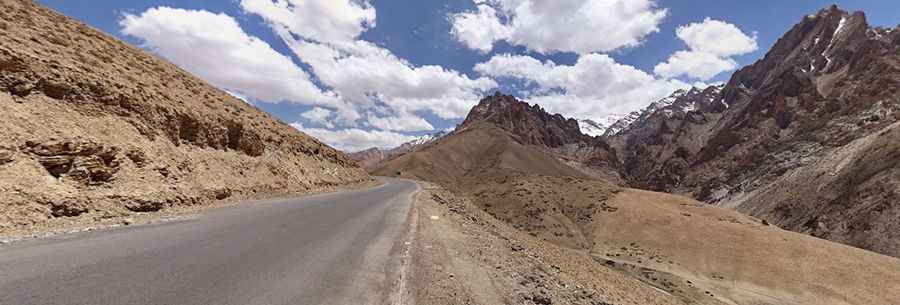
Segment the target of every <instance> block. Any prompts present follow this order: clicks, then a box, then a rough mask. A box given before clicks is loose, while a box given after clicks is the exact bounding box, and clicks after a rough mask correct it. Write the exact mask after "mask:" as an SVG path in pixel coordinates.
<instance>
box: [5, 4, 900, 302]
mask: <svg viewBox="0 0 900 305" xmlns="http://www.w3.org/2000/svg"><path fill="white" fill-rule="evenodd" d="M0 8H2V9H0V125H2V126H3V132H2V133H0V238H3V239H2V240H0V241H2V243H0V271H3V272H2V273H0V292H3V293H0V303H5V302H10V303H11V304H13V303H15V304H93V303H104V302H106V303H112V304H157V303H158V304H169V303H171V304H236V305H237V304H419V305H429V304H435V305H438V304H441V305H443V304H460V305H462V304H484V305H494V304H537V305H550V304H591V305H628V304H631V305H645V304H685V305H687V304H711V305H712V304H728V305H738V304H739V305H781V304H787V305H793V304H797V305H799V304H836V305H850V304H853V305H856V304H859V305H871V304H883V305H895V304H898V300H900V201H898V199H900V163H898V162H900V30H898V29H896V28H894V29H889V28H881V27H872V26H870V25H869V24H868V21H867V19H866V15H865V14H864V13H862V12H855V13H850V12H846V11H843V10H841V9H840V8H838V7H837V6H832V7H828V8H825V9H823V10H821V11H819V12H817V13H815V14H812V15H808V16H804V17H802V18H801V19H800V20H799V21H798V23H797V24H796V25H794V26H793V27H792V28H790V29H788V31H787V33H785V35H784V36H783V37H782V38H781V39H780V40H779V41H778V42H777V43H776V44H775V45H774V47H773V48H772V49H771V50H769V52H768V53H767V54H766V56H765V57H764V58H762V59H760V60H759V61H757V62H756V63H754V64H752V65H750V66H747V67H744V68H742V69H740V70H738V71H737V72H736V73H734V75H733V76H732V77H731V79H730V80H729V81H728V82H727V83H724V84H720V85H714V86H710V87H706V88H693V89H689V90H679V91H676V92H674V93H673V94H672V95H671V96H669V97H667V98H665V99H662V100H660V101H657V102H654V103H651V104H650V105H649V106H648V107H646V108H645V109H643V110H642V111H637V112H634V113H631V114H629V115H626V116H622V117H613V118H609V119H608V120H605V121H599V122H595V121H590V120H577V119H574V118H567V117H564V116H563V115H560V114H553V113H549V112H547V111H546V110H545V109H543V108H541V107H540V106H538V105H531V104H528V103H526V102H523V101H521V100H520V99H518V98H517V97H515V96H511V95H505V94H503V93H501V92H497V93H495V94H493V95H488V96H485V97H484V98H483V99H481V100H480V102H479V103H478V104H477V105H475V106H474V107H473V108H472V109H471V110H470V111H469V113H468V115H467V116H466V118H465V120H464V121H463V122H462V123H461V124H459V125H458V126H457V127H456V128H455V129H454V130H448V131H444V132H440V133H436V134H432V135H428V136H425V137H422V138H420V139H417V140H415V141H412V142H409V143H406V144H403V145H401V146H399V147H395V148H390V149H384V148H372V149H367V150H363V151H359V152H353V153H345V152H342V151H339V150H337V149H334V148H332V147H329V146H328V145H326V144H324V143H322V142H321V141H319V140H317V139H315V138H313V137H311V136H309V135H307V134H305V133H303V132H300V131H299V130H297V129H295V128H293V127H291V126H290V125H288V124H285V123H284V122H282V121H280V120H278V119H276V118H275V117H273V116H272V115H270V114H268V113H265V112H263V111H262V110H260V109H257V108H256V107H254V106H253V105H252V104H249V103H246V102H243V101H241V100H239V99H238V98H236V97H234V96H232V95H230V94H228V93H226V92H224V91H222V90H219V89H216V88H214V87H213V86H211V85H209V84H208V83H206V82H205V81H203V80H201V79H199V78H197V77H195V76H193V75H191V74H190V73H188V72H186V71H184V70H182V69H181V68H179V67H177V66H175V65H173V64H171V63H169V62H167V61H165V60H163V59H161V58H158V57H156V56H154V55H151V54H148V53H147V52H146V51H145V50H143V49H141V48H137V47H134V46H131V45H128V44H126V43H124V42H122V41H120V40H117V39H115V38H113V37H111V36H109V35H107V34H104V33H101V32H100V31H97V30H95V29H93V28H91V27H89V26H87V25H84V24H82V23H80V22H77V21H75V20H73V19H70V18H68V17H66V16H64V15H62V14H59V13H57V12H55V11H52V10H50V9H48V8H45V7H43V6H41V5H39V4H36V3H34V2H32V1H24V0H0ZM322 193H327V194H322ZM314 194H319V195H314ZM73 232H74V233H75V234H71V233H73ZM111 291H112V292H111Z"/></svg>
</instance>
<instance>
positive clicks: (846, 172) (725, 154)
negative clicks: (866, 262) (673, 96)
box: [607, 6, 900, 257]
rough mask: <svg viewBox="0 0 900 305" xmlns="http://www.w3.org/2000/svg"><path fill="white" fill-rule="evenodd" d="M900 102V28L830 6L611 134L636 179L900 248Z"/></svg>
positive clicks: (822, 232) (862, 242)
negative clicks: (728, 74)
mask: <svg viewBox="0 0 900 305" xmlns="http://www.w3.org/2000/svg"><path fill="white" fill-rule="evenodd" d="M898 109H900V31H898V30H897V29H896V28H894V29H889V28H881V27H872V26H869V24H868V22H867V20H866V16H865V14H864V13H862V12H856V13H848V12H845V11H842V10H840V9H838V8H837V7H834V6H832V7H830V8H826V9H824V10H822V11H820V12H818V13H817V14H813V15H809V16H804V17H803V18H802V19H801V20H800V22H799V23H798V24H796V25H795V26H794V27H793V28H792V29H790V30H789V31H788V32H787V33H786V34H785V35H784V36H783V37H782V38H781V39H780V40H778V42H777V43H776V44H775V46H774V47H773V48H772V49H771V50H770V51H769V52H768V54H766V56H765V57H764V58H763V59H761V60H759V61H758V62H756V63H754V64H753V65H750V66H747V67H745V68H743V69H741V70H739V71H738V72H736V73H735V74H734V75H733V77H732V78H731V80H730V81H729V82H728V83H727V84H726V85H725V86H724V87H723V88H710V89H707V90H702V91H701V90H695V91H692V92H690V93H688V94H683V95H680V96H678V98H677V101H676V102H675V103H674V104H672V105H670V106H667V107H664V108H662V109H655V108H654V109H648V111H647V112H645V113H644V114H643V115H641V118H640V119H639V120H637V121H635V122H634V123H632V124H631V125H630V127H628V128H626V129H625V130H623V131H619V132H618V133H616V134H615V135H611V136H610V137H608V139H607V140H608V141H609V142H610V143H612V146H613V147H615V148H616V150H617V151H618V152H620V156H619V159H620V160H622V166H621V168H622V170H621V173H622V176H623V178H624V180H626V181H628V184H630V185H631V186H633V187H638V188H643V189H649V190H654V191H662V192H670V193H678V194H685V195H689V196H691V197H693V198H696V199H698V200H701V201H705V202H709V203H715V204H718V205H721V206H725V207H729V208H733V209H737V210H738V211H742V212H745V213H747V214H749V215H752V216H755V217H759V218H762V219H765V220H767V221H768V222H770V223H772V224H774V225H777V226H779V227H782V228H786V229H789V230H793V231H796V232H802V233H807V234H811V235H813V236H817V237H821V238H826V239H829V240H833V241H837V242H841V243H845V244H848V245H852V246H856V247H861V248H864V249H869V250H872V251H876V252H880V253H883V254H887V255H892V256H895V257H900V222H898V221H897V219H898V218H900V204H898V201H897V198H898V195H900V184H898V181H900V180H898V179H897V178H898V173H900V172H898V166H897V162H898V161H897V160H900V159H898V156H900V147H898V145H897V143H898V142H897V128H898V127H897V122H898V119H900V116H898V114H900V112H898Z"/></svg>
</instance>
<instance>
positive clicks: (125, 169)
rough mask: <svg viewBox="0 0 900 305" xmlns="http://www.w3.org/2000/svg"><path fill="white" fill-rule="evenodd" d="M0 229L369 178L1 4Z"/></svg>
mask: <svg viewBox="0 0 900 305" xmlns="http://www.w3.org/2000/svg"><path fill="white" fill-rule="evenodd" d="M0 129H2V130H3V132H2V133H0V235H8V234H16V233H23V232H36V231H40V230H42V229H44V228H60V227H67V226H73V225H81V224H85V223H95V222H96V223H108V222H115V221H117V219H121V218H123V217H134V216H135V215H139V213H152V212H159V211H163V210H166V209H176V210H177V209H182V208H188V209H190V208H192V207H195V206H204V205H209V204H212V203H214V202H218V201H223V200H243V199H253V198H265V197H269V196H273V195H279V194H298V193H309V192H318V191H323V190H329V189H333V188H335V187H339V186H341V185H346V184H353V183H360V182H365V181H369V180H370V179H371V178H370V177H369V176H368V175H367V174H366V173H365V172H364V171H363V170H361V169H360V168H359V167H358V166H357V164H356V163H355V162H354V161H352V160H351V159H349V158H348V157H347V156H346V155H344V154H343V153H341V152H339V151H336V150H334V149H332V148H330V147H328V146H326V145H324V144H322V143H321V142H319V141H318V140H316V139H314V138H312V137H309V136H307V135H305V134H303V133H301V132H299V131H297V130H296V129H294V128H292V127H290V126H288V125H287V124H284V123H283V122H281V121H279V120H277V119H275V118H274V117H272V116H270V115H268V114H266V113H264V112H263V111H261V110H259V109H257V108H255V107H253V106H252V105H249V104H247V103H244V102H242V101H240V100H238V99H236V98H234V97H232V96H230V95H229V94H227V93H225V92H223V91H221V90H218V89H216V88H214V87H212V86H210V85H209V84H207V83H205V82H203V81H202V80H200V79H198V78H196V77H194V76H192V75H190V74H188V73H186V72H185V71H183V70H181V69H179V68H178V67H176V66H174V65H172V64H170V63H168V62H166V61H164V60H162V59H159V58H157V57H154V56H152V55H149V54H147V53H146V52H145V51H144V50H141V49H139V48H136V47H133V46H129V45H127V44H125V43H123V42H121V41H119V40H116V39H115V38H113V37H110V36H108V35H106V34H103V33H101V32H99V31H97V30H95V29H93V28H90V27H88V26H86V25H84V24H81V23H79V22H77V21H74V20H72V19H69V18H67V17H65V16H63V15H61V14H58V13H56V12H53V11H51V10H49V9H46V8H44V7H42V6H40V5H37V4H35V3H33V2H32V1H16V0H2V1H0Z"/></svg>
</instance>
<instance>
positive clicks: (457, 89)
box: [241, 0, 497, 131]
mask: <svg viewBox="0 0 900 305" xmlns="http://www.w3.org/2000/svg"><path fill="white" fill-rule="evenodd" d="M310 2H323V3H324V2H328V3H329V4H327V5H333V6H340V7H342V8H339V9H336V11H337V12H350V13H346V14H341V17H339V19H341V20H342V22H341V24H344V25H349V24H355V25H358V26H357V27H350V26H345V27H342V30H340V34H333V35H329V37H331V38H328V39H324V38H321V37H323V36H324V35H322V34H320V32H321V31H320V30H316V31H311V30H309V29H308V24H310V23H311V24H320V23H322V24H327V22H320V21H317V20H318V19H330V18H335V17H334V16H332V15H333V14H325V13H322V14H319V13H317V12H318V11H316V10H304V9H302V8H303V7H306V6H325V5H326V4H322V3H320V4H315V5H313V4H310ZM241 5H242V7H243V8H244V10H246V11H247V12H249V13H253V14H257V15H259V16H261V17H262V18H263V19H265V20H266V21H267V22H268V24H269V25H270V26H271V27H272V29H273V30H274V31H275V32H276V33H277V34H278V35H279V37H280V38H281V39H282V40H283V41H284V42H285V43H286V44H287V45H288V46H289V47H290V48H291V50H292V51H293V52H294V54H295V55H296V56H297V57H298V58H299V59H300V60H301V61H303V62H304V63H306V64H308V65H309V66H310V67H311V68H312V72H313V73H314V74H315V75H316V77H317V78H318V80H319V81H320V82H321V83H322V84H324V85H325V86H327V87H329V88H330V89H331V90H332V91H334V92H336V93H337V94H338V95H339V96H340V98H342V99H343V100H345V101H347V102H349V103H352V104H353V106H354V109H355V110H356V112H355V113H351V114H343V113H340V112H339V113H338V116H339V117H340V118H343V119H344V120H343V123H344V124H343V125H348V126H352V125H353V124H351V123H353V122H354V121H355V120H356V119H358V117H357V116H356V115H358V114H368V115H364V116H363V117H364V118H368V120H369V123H370V125H372V126H375V127H377V128H384V129H388V130H393V131H420V130H422V129H423V128H427V127H430V126H431V125H430V124H428V122H426V121H425V120H424V119H423V118H421V117H418V116H416V115H414V114H413V113H415V112H419V111H424V112H430V113H433V114H434V115H436V116H439V117H441V118H447V119H452V118H460V117H462V116H464V115H465V114H466V113H467V111H468V109H469V108H470V107H471V106H473V105H474V104H475V103H476V102H477V101H478V100H479V98H480V97H481V96H482V95H483V93H484V92H485V91H487V90H490V89H492V88H495V87H496V86H497V83H496V82H494V81H493V80H491V79H489V78H478V79H471V78H469V77H467V76H466V75H464V74H462V73H459V72H457V71H454V70H450V69H446V68H443V67H441V66H435V65H425V66H414V65H412V64H410V63H409V62H407V61H406V60H403V59H401V58H398V57H397V56H395V55H394V54H393V53H392V52H391V51H389V50H387V49H385V48H382V47H379V46H377V45H375V44H374V43H371V42H368V41H364V40H360V39H359V38H358V35H359V34H360V33H361V32H362V31H364V30H365V29H366V28H367V26H368V25H371V24H374V22H375V19H374V15H375V14H374V9H373V8H371V6H370V5H369V4H367V3H365V2H359V1H346V0H344V1H332V0H303V1H301V0H281V1H274V2H273V0H243V1H242V2H241ZM360 9H362V10H363V11H365V12H369V11H371V14H370V13H359V12H360ZM354 12H356V13H354ZM297 20H304V21H303V22H302V24H298V22H300V21H297ZM375 114H377V115H375ZM400 120H410V122H407V123H401V122H400Z"/></svg>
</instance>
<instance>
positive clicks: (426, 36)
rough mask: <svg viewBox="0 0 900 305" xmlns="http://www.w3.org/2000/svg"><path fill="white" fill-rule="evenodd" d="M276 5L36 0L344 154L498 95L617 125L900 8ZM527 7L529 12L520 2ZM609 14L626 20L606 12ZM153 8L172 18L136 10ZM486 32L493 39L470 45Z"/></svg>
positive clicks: (606, 2) (569, 1)
mask: <svg viewBox="0 0 900 305" xmlns="http://www.w3.org/2000/svg"><path fill="white" fill-rule="evenodd" d="M281 1H284V0H278V1H276V0H233V1H208V0H179V1H159V0H131V1H119V0H39V2H41V3H43V4H45V5H47V6H49V7H51V8H53V9H56V10H57V11H60V12H62V13H64V14H66V15H68V16H70V17H74V18H76V19H79V20H81V21H83V22H85V23H87V24H89V25H91V26H94V27H96V28H98V29H100V30H102V31H104V32H107V33H109V34H112V35H114V36H116V37H118V38H120V39H123V40H125V41H127V42H129V43H132V44H135V45H139V46H143V47H146V48H148V49H150V50H152V51H154V52H157V53H159V54H160V55H162V56H163V57H166V58H167V59H169V60H170V61H172V62H174V63H175V64H178V65H179V66H182V67H183V68H185V69H186V70H188V71H190V72H193V73H195V74H197V75H198V76H200V77H201V78H205V79H207V81H210V82H211V83H213V84H214V85H217V86H219V87H222V88H223V89H226V90H228V91H230V92H233V93H235V94H237V95H240V96H242V97H244V98H245V99H247V100H248V101H250V102H252V103H253V104H255V105H257V106H258V107H260V108H261V109H263V110H265V111H268V112H270V113H272V114H274V115H275V116H277V117H278V118H280V119H281V120H283V121H285V122H287V123H293V124H294V126H296V127H298V128H300V129H301V130H304V131H306V132H308V133H310V134H312V135H314V136H317V137H319V138H321V139H323V140H325V141H326V142H328V143H329V144H332V145H334V146H337V147H338V148H341V149H344V150H349V151H352V150H358V149H362V148H366V147H369V146H393V145H396V144H399V143H401V142H403V141H406V140H409V139H410V138H411V137H414V136H417V135H421V134H424V133H429V132H433V131H434V130H440V129H447V128H452V127H453V126H455V124H457V123H459V122H460V121H461V120H462V119H463V117H464V115H465V112H466V111H465V110H466V109H468V107H470V106H471V105H473V104H474V103H475V102H477V100H478V98H479V97H480V96H481V95H482V94H484V93H489V92H493V91H494V90H496V89H498V88H499V89H501V90H502V91H504V92H507V93H512V94H515V95H517V96H519V97H520V98H523V99H526V100H528V101H529V102H534V103H539V104H541V105H542V106H543V107H545V108H547V109H549V110H551V111H554V112H560V113H563V114H564V115H567V116H571V117H576V118H580V119H593V120H602V119H604V118H606V117H608V116H610V115H621V114H625V113H627V112H628V111H632V110H636V109H638V108H641V107H643V106H644V105H646V104H649V103H650V102H652V101H653V100H655V99H657V98H660V97H662V96H664V95H666V94H667V92H670V91H672V90H674V89H677V88H678V87H679V86H682V87H683V86H690V85H705V84H712V83H715V82H722V81H727V79H728V77H730V74H731V73H732V72H733V70H734V68H736V67H740V66H744V65H747V64H750V63H752V62H753V61H755V60H757V59H758V58H760V57H762V56H763V55H764V54H765V51H766V50H768V48H769V47H771V46H772V45H773V44H774V43H775V41H776V40H777V39H778V38H779V37H781V35H782V34H783V33H784V32H785V31H787V30H788V29H789V28H790V27H791V26H792V25H793V24H795V23H796V22H798V21H799V20H800V19H801V18H802V17H803V16H805V15H807V14H814V13H815V12H817V11H818V10H819V9H822V8H824V7H827V6H828V5H831V4H832V3H835V4H838V5H839V6H840V7H841V8H843V9H845V10H850V11H855V10H863V11H865V12H866V13H867V16H868V18H869V22H870V24H872V25H878V26H888V27H893V26H896V25H897V24H898V23H900V3H898V2H896V1H885V0H882V1H874V0H868V1H865V0H863V1H859V0H857V1H774V0H773V1H683V0H658V1H653V0H564V1H559V2H556V3H561V4H560V5H554V7H551V8H544V9H540V10H537V9H536V10H533V11H529V10H527V9H526V10H524V11H523V10H522V8H521V7H513V6H512V5H511V4H510V3H517V1H509V0H475V1H477V2H478V3H476V2H473V0H450V1H437V0H408V1H387V0H370V1H368V2H363V1H361V0H288V1H287V2H285V3H291V4H292V5H290V6H285V7H282V6H279V5H278V4H279V2H281ZM530 1H536V3H537V2H541V1H537V0H525V1H518V2H525V3H527V2H530ZM615 2H624V3H626V4H628V5H625V6H628V7H629V8H628V9H622V10H618V9H617V10H615V12H614V10H612V9H609V8H611V7H616V6H610V5H615ZM564 4H565V5H574V6H573V7H575V8H576V9H574V10H573V9H571V7H564V6H565V5H564ZM585 5H593V6H595V7H600V9H597V10H591V11H590V12H589V13H585V11H586V9H584V7H585ZM160 7H164V8H171V9H182V10H183V11H181V10H171V11H162V10H159V11H155V12H153V13H151V12H150V11H148V10H151V11H152V10H153V9H156V8H160ZM316 10H319V11H317V12H313V11H316ZM479 12H487V14H486V15H484V14H482V15H479V14H478V13H479ZM205 13H208V14H205ZM460 14H469V15H460ZM542 14H543V15H542ZM553 14H556V15H553ZM567 14H570V15H571V16H569V15H567ZM576 14H587V16H581V17H587V18H583V19H579V18H578V17H579V16H575V15H576ZM590 14H595V15H590ZM126 16H130V17H131V18H130V22H124V21H123V20H125V19H126ZM466 16H470V17H472V18H471V19H470V20H474V21H473V22H472V23H469V24H474V26H473V27H469V28H466V27H465V25H466V24H464V23H463V22H462V21H461V20H463V19H465V18H464V17H466ZM478 16H482V17H483V16H488V17H490V18H487V19H485V18H475V17H478ZM495 18H496V20H494V19H495ZM527 18H533V20H529V19H527ZM540 18H548V19H540ZM707 18H709V20H707ZM229 20H234V21H235V22H236V25H237V26H236V27H233V28H232V27H230V23H229ZM547 20H552V21H558V20H567V21H570V22H568V23H565V24H553V23H550V22H547ZM596 20H609V24H603V22H599V23H598V22H596ZM532 21H533V22H532ZM617 22H618V23H617ZM529 23H532V27H529V25H528V24H529ZM373 24H374V25H373ZM534 24H536V25H537V27H534V26H535V25H534ZM212 25H219V26H212ZM691 25H693V26H691ZM492 26H493V27H494V28H497V29H498V31H499V32H502V33H504V34H496V35H492V38H490V39H488V40H484V39H480V38H483V35H482V34H484V33H486V32H485V31H488V29H490V28H492ZM680 27H681V28H683V29H685V30H684V31H683V33H679V32H678V29H679V28H680ZM467 29H468V31H466V30H467ZM220 30H221V33H217V31H220ZM542 31H546V32H547V33H548V34H547V35H544V36H540V37H538V36H539V35H537V34H533V33H535V32H542ZM690 33H694V34H695V35H692V34H690ZM180 35H184V36H185V37H179V36H180ZM489 36H491V35H489ZM254 37H255V38H254ZM559 37H562V38H559ZM182 38H183V39H182ZM250 38H253V39H256V38H258V39H259V41H260V42H261V43H262V45H261V44H259V43H252V42H248V41H249V39H250ZM264 45H268V46H264ZM292 46H293V48H292ZM722 46H727V47H722ZM479 47H480V48H482V49H479ZM228 48H234V51H229V50H228ZM223 49H224V50H223ZM204 50H210V51H211V52H208V53H206V54H210V55H209V56H216V58H215V61H208V62H206V61H204V60H205V59H208V58H204V57H202V54H204ZM272 51H274V52H272ZM216 52H220V53H216ZM330 52H334V54H333V57H328V56H320V55H322V54H330ZM678 52H681V53H682V54H681V55H680V57H678V58H675V57H677V56H675V55H676V53H678ZM214 54H219V55H218V56H217V55H214ZM198 56H200V57H198ZM281 56H283V57H284V58H281ZM704 56H705V57H704ZM319 57H323V58H319ZM269 59H271V60H269ZM282 59H286V60H289V61H282ZM343 59H351V60H347V61H341V60H343ZM357 59H358V60H357ZM676 59H678V60H676ZM259 61H266V62H259ZM198 62H199V63H198ZM273 62H278V63H279V64H278V65H275V64H272V63H273ZM550 62H552V63H550ZM666 62H669V63H671V65H669V66H668V67H664V68H661V67H659V66H660V64H661V63H666ZM223 66H224V67H231V68H229V69H222V68H221V67H223ZM286 66H289V67H286ZM423 67H428V68H423ZM271 71H275V72H271ZM248 74H251V75H257V76H259V75H265V76H268V77H270V79H268V80H267V81H261V80H251V79H247V75H248ZM259 78H263V79H264V78H265V77H259ZM269 80H271V81H269ZM600 84H610V85H608V86H607V85H600ZM447 88H449V89H447ZM445 89H446V90H445Z"/></svg>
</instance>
